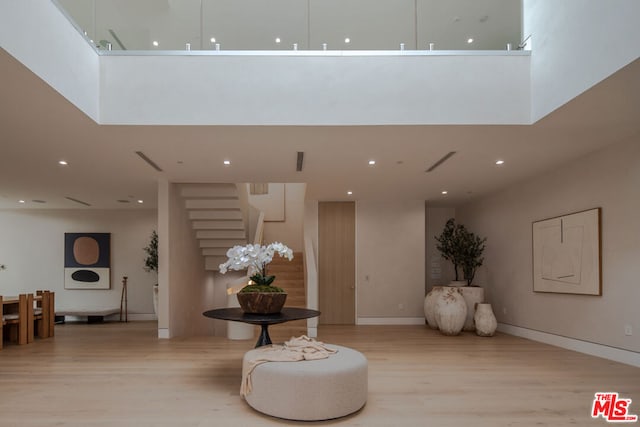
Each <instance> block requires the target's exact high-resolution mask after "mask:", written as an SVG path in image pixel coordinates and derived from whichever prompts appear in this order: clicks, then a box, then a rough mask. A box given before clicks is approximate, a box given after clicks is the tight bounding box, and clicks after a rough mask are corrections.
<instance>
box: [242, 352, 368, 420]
mask: <svg viewBox="0 0 640 427" xmlns="http://www.w3.org/2000/svg"><path fill="white" fill-rule="evenodd" d="M328 347H331V348H335V349H337V350H338V352H337V353H335V354H332V355H331V356H329V357H328V358H327V359H320V360H305V361H301V362H267V363H263V364H261V365H258V366H256V368H255V369H254V370H253V372H252V373H251V383H252V391H251V393H249V394H248V395H247V396H246V397H245V399H246V401H247V403H248V404H249V405H250V406H251V407H252V408H253V409H255V410H257V411H260V412H262V413H264V414H267V415H272V416H274V417H278V418H285V419H289V420H303V421H314V420H328V419H331V418H338V417H343V416H345V415H349V414H351V413H353V412H356V411H357V410H359V409H360V408H362V407H363V406H364V404H365V403H366V401H367V359H366V358H365V357H364V355H363V354H362V353H360V352H359V351H356V350H353V349H351V348H347V347H342V346H338V345H328ZM255 351H256V350H251V351H248V352H247V353H246V354H245V355H244V361H245V362H246V361H247V360H251V359H252V358H254V357H255V356H253V354H254V353H255ZM243 365H245V366H246V363H244V364H243ZM243 376H244V373H243Z"/></svg>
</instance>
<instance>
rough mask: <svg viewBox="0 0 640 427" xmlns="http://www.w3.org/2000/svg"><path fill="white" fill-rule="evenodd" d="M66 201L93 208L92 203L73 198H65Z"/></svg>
mask: <svg viewBox="0 0 640 427" xmlns="http://www.w3.org/2000/svg"><path fill="white" fill-rule="evenodd" d="M65 199H67V200H71V201H72V202H75V203H79V204H81V205H84V206H91V204H90V203H87V202H83V201H82V200H78V199H74V198H73V197H65Z"/></svg>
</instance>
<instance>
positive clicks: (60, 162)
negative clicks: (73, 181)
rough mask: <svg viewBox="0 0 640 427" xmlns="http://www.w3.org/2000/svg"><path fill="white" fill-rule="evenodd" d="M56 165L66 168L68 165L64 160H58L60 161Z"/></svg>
mask: <svg viewBox="0 0 640 427" xmlns="http://www.w3.org/2000/svg"><path fill="white" fill-rule="evenodd" d="M58 164H59V165H62V166H67V165H68V164H69V163H67V161H66V160H60V161H59V162H58Z"/></svg>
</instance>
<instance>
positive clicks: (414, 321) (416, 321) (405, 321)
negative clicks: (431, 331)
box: [356, 317, 425, 325]
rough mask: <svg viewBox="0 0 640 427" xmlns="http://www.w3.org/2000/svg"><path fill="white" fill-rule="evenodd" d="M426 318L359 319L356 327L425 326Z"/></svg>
mask: <svg viewBox="0 0 640 427" xmlns="http://www.w3.org/2000/svg"><path fill="white" fill-rule="evenodd" d="M424 324H425V320H424V317H358V319H357V320H356V325H424Z"/></svg>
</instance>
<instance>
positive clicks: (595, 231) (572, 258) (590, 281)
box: [533, 208, 602, 295]
mask: <svg viewBox="0 0 640 427" xmlns="http://www.w3.org/2000/svg"><path fill="white" fill-rule="evenodd" d="M601 272H602V265H601V239H600V208H595V209H590V210H587V211H582V212H576V213H572V214H568V215H563V216H559V217H556V218H549V219H545V220H542V221H535V222H534V223H533V290H534V292H555V293H562V294H581V295H602V273H601Z"/></svg>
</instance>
